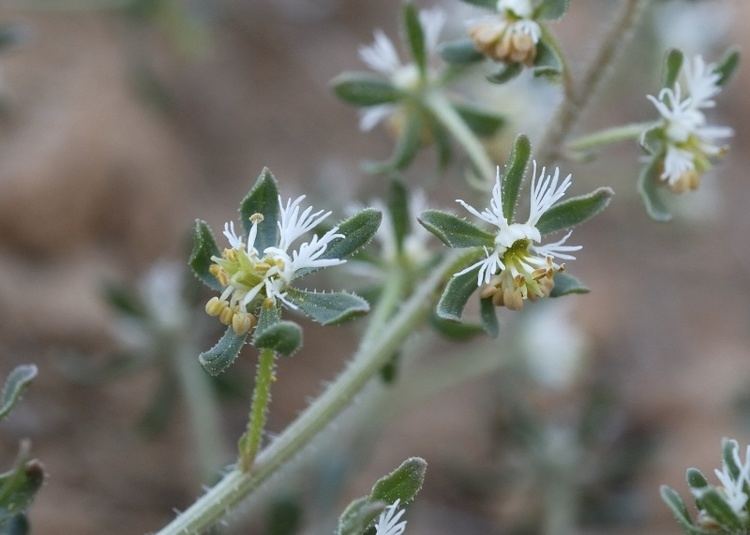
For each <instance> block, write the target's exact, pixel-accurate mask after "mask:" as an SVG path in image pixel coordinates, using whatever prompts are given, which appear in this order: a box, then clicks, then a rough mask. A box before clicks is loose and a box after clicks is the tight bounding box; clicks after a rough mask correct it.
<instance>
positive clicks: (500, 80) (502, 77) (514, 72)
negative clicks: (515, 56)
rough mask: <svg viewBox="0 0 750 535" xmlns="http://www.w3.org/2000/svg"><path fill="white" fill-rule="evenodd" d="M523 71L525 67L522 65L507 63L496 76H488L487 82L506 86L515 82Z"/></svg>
mask: <svg viewBox="0 0 750 535" xmlns="http://www.w3.org/2000/svg"><path fill="white" fill-rule="evenodd" d="M522 71H523V65H521V64H520V63H507V64H505V65H503V66H502V67H500V70H499V71H497V72H495V74H490V75H488V76H487V80H488V81H489V82H492V83H493V84H505V83H508V82H510V81H511V80H513V79H514V78H515V77H517V76H518V75H519V74H521V72H522Z"/></svg>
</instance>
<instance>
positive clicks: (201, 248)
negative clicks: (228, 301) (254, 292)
mask: <svg viewBox="0 0 750 535" xmlns="http://www.w3.org/2000/svg"><path fill="white" fill-rule="evenodd" d="M220 254H221V253H219V248H218V247H217V246H216V240H214V235H213V233H212V232H211V228H210V227H209V226H208V223H206V222H205V221H203V220H201V219H196V220H195V229H194V231H193V250H192V252H191V253H190V259H189V260H188V265H189V266H190V268H191V269H192V270H193V273H194V274H195V276H196V277H197V278H198V280H200V281H201V282H202V283H203V284H205V285H206V286H208V287H209V288H211V289H212V290H216V291H221V290H222V286H221V284H220V283H219V281H217V280H216V277H214V276H213V275H211V273H210V272H209V270H208V269H209V268H210V267H211V264H213V261H212V260H211V257H212V256H220Z"/></svg>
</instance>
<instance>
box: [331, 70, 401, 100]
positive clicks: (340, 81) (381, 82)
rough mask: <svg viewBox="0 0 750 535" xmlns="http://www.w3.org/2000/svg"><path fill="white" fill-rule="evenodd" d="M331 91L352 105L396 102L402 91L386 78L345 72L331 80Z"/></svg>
mask: <svg viewBox="0 0 750 535" xmlns="http://www.w3.org/2000/svg"><path fill="white" fill-rule="evenodd" d="M331 87H332V88H333V92H334V93H335V94H336V96H337V97H339V98H340V99H341V100H343V101H344V102H347V103H349V104H353V105H354V106H376V105H378V104H387V103H390V102H396V101H397V100H399V99H400V98H402V97H403V93H401V91H399V90H398V89H397V88H396V87H394V86H393V84H391V83H390V82H389V81H388V80H386V79H384V78H381V77H379V76H376V75H373V74H371V73H365V72H345V73H342V74H340V75H338V76H337V77H336V78H334V79H333V80H331Z"/></svg>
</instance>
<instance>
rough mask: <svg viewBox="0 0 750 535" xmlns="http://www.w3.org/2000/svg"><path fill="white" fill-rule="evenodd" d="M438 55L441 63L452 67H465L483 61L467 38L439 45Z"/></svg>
mask: <svg viewBox="0 0 750 535" xmlns="http://www.w3.org/2000/svg"><path fill="white" fill-rule="evenodd" d="M438 53H439V54H440V57H441V58H443V61H445V62H446V63H450V64H454V65H467V64H470V63H477V62H479V61H482V60H483V59H484V55H483V54H482V53H481V52H480V51H479V50H477V49H476V47H475V46H474V42H473V41H472V40H471V39H468V38H465V39H457V40H455V41H446V42H444V43H441V44H440V46H439V47H438Z"/></svg>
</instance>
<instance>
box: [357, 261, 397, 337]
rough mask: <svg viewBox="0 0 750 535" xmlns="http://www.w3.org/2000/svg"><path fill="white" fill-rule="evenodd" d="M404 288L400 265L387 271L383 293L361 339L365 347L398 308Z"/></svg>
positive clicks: (379, 332) (378, 333)
mask: <svg viewBox="0 0 750 535" xmlns="http://www.w3.org/2000/svg"><path fill="white" fill-rule="evenodd" d="M405 286H406V273H405V272H404V268H403V267H401V266H400V265H396V266H394V267H393V268H392V269H390V270H388V272H387V275H386V280H385V283H384V285H383V292H382V293H381V295H380V298H379V299H378V303H377V305H375V308H374V310H373V311H372V314H371V315H370V321H369V323H368V324H367V330H366V331H365V334H364V336H363V338H362V344H363V345H367V344H369V343H371V342H372V341H373V340H374V339H375V338H377V337H378V336H379V335H380V334H381V332H382V330H383V327H384V326H385V325H386V323H387V322H388V320H389V319H390V318H391V316H392V315H393V312H394V310H396V308H398V305H399V303H400V302H401V299H402V297H403V293H404V287H405Z"/></svg>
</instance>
